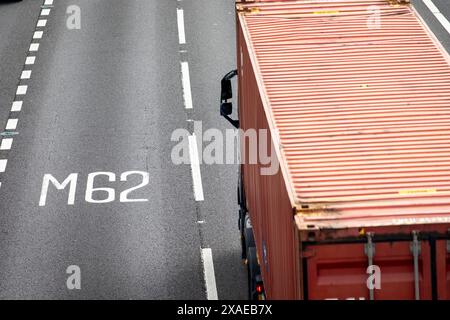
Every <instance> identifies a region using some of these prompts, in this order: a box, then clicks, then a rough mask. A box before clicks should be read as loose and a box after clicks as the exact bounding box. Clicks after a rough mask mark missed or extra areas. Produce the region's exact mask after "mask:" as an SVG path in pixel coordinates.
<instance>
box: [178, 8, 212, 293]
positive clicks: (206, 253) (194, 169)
mask: <svg viewBox="0 0 450 320" xmlns="http://www.w3.org/2000/svg"><path fill="white" fill-rule="evenodd" d="M178 3H179V5H178V8H177V25H178V42H179V44H180V51H179V52H180V60H181V81H182V86H183V98H184V107H185V110H186V112H187V113H188V112H190V111H192V110H193V108H194V106H193V103H192V89H191V77H190V73H189V63H188V62H187V59H186V57H187V56H188V52H187V50H186V48H185V45H186V29H185V22H184V10H183V9H182V8H181V0H178ZM188 121H193V120H191V119H189V120H188ZM188 142H189V159H190V164H191V173H192V184H193V190H194V199H195V201H196V202H200V201H204V194H203V183H202V176H201V171H200V161H199V149H198V145H197V137H196V135H195V134H192V135H190V136H188ZM197 224H198V225H199V226H200V225H204V224H205V221H204V220H200V219H199V220H198V221H197ZM199 234H200V239H202V238H203V237H202V229H201V228H199ZM201 242H202V244H201V248H200V250H201V260H202V264H203V275H204V282H205V287H206V298H207V299H208V300H218V294H217V285H216V276H215V273H214V262H213V256H212V249H211V248H206V245H204V243H203V241H202V240H201Z"/></svg>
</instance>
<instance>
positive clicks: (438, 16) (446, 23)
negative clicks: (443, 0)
mask: <svg viewBox="0 0 450 320" xmlns="http://www.w3.org/2000/svg"><path fill="white" fill-rule="evenodd" d="M422 1H423V3H424V4H425V5H426V6H427V7H428V9H430V11H431V13H433V14H434V16H435V17H436V19H438V21H439V22H440V23H441V24H442V26H443V27H444V29H445V30H446V31H447V32H448V33H450V22H449V21H448V19H447V18H446V17H445V16H444V15H443V14H442V13H441V12H440V11H439V9H438V8H437V7H436V5H435V4H434V3H433V1H432V0H422Z"/></svg>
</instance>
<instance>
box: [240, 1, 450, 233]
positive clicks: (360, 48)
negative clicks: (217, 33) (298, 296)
mask: <svg viewBox="0 0 450 320" xmlns="http://www.w3.org/2000/svg"><path fill="white" fill-rule="evenodd" d="M393 2H395V1H390V2H389V1H384V0H347V1H335V0H331V1H330V0H322V1H280V2H276V1H262V2H258V1H257V2H252V3H240V4H238V12H240V14H239V17H240V21H241V24H242V25H243V27H244V33H245V36H246V39H247V43H248V45H249V48H250V49H249V50H250V51H251V52H250V54H251V56H252V59H253V64H254V68H255V70H256V74H257V77H258V78H259V79H258V81H259V82H260V83H259V86H260V91H261V95H262V96H264V97H265V98H264V99H263V101H265V104H266V106H265V108H266V113H267V114H268V117H269V122H270V123H271V126H272V127H273V128H275V129H276V132H273V138H274V141H275V143H276V144H278V148H279V151H280V155H281V157H282V158H283V165H284V170H285V172H284V174H285V177H287V178H288V179H287V188H288V189H289V192H290V193H291V196H292V197H293V199H291V200H292V201H293V203H295V204H296V206H297V211H298V214H297V216H296V221H297V224H298V226H299V228H301V229H302V228H307V227H308V226H309V227H312V226H314V227H319V228H344V227H352V226H359V225H361V224H364V225H367V226H369V225H374V226H375V225H377V226H378V225H389V224H392V223H396V222H399V221H400V222H399V223H402V222H401V221H403V222H404V224H411V223H434V222H447V223H448V222H450V57H449V55H448V54H447V52H446V51H445V50H444V49H443V48H442V46H441V45H440V43H439V42H438V40H437V39H435V38H434V36H433V35H432V33H431V31H429V29H428V27H427V26H426V25H425V24H424V22H423V21H422V20H421V18H420V17H419V16H418V14H417V13H416V12H415V10H414V8H412V7H411V6H410V5H396V4H393ZM408 221H409V223H408Z"/></svg>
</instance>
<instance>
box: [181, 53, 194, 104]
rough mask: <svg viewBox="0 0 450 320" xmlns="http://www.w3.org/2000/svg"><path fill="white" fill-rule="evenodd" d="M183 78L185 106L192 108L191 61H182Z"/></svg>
mask: <svg viewBox="0 0 450 320" xmlns="http://www.w3.org/2000/svg"><path fill="white" fill-rule="evenodd" d="M181 78H182V82H183V96H184V106H185V107H186V109H192V108H193V105H192V89H191V77H190V74H189V63H187V62H186V61H183V62H181Z"/></svg>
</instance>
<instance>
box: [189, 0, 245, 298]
mask: <svg viewBox="0 0 450 320" xmlns="http://www.w3.org/2000/svg"><path fill="white" fill-rule="evenodd" d="M182 6H183V8H184V11H185V22H186V42H187V45H186V47H185V48H186V49H187V53H186V55H185V56H186V57H187V60H188V61H189V65H190V72H191V85H192V90H193V94H192V95H193V104H194V111H193V112H192V113H190V114H189V115H190V117H191V118H192V119H193V120H195V121H201V123H202V127H203V133H204V132H205V131H206V130H208V129H218V130H220V131H221V132H222V133H223V135H224V136H225V132H226V130H227V129H232V128H231V125H230V124H229V123H228V122H227V121H226V120H225V119H224V118H222V117H221V116H220V113H219V98H220V80H221V78H222V77H223V76H224V75H225V74H226V73H227V72H229V71H230V70H233V69H235V68H236V54H235V43H236V32H235V27H236V24H235V15H234V0H185V1H182ZM205 12H207V13H208V14H205ZM235 94H237V92H235ZM235 107H236V106H235ZM191 130H192V128H191ZM208 144H209V142H204V143H203V150H204V148H205V147H206V146H207V145H208ZM224 154H225V150H224ZM201 171H202V178H203V189H204V192H205V201H203V202H201V203H199V204H198V210H199V217H200V219H201V220H203V221H204V224H202V225H201V230H202V236H203V239H202V240H203V244H204V246H206V247H210V248H212V253H213V258H214V268H215V274H216V282H217V290H218V296H219V298H220V299H247V274H246V267H245V265H243V263H242V261H241V247H240V239H239V231H238V205H237V198H236V194H237V192H236V187H237V175H238V165H237V164H213V165H208V164H205V163H203V165H202V166H201Z"/></svg>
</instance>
